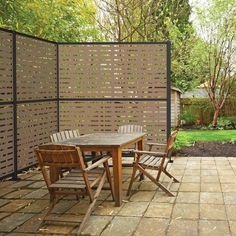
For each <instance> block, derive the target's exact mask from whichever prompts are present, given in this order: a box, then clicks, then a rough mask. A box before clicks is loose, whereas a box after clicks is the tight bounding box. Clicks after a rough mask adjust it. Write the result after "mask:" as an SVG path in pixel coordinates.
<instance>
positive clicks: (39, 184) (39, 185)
mask: <svg viewBox="0 0 236 236" xmlns="http://www.w3.org/2000/svg"><path fill="white" fill-rule="evenodd" d="M44 186H45V187H46V185H45V181H36V182H34V183H33V184H30V185H29V186H27V188H42V187H44Z"/></svg>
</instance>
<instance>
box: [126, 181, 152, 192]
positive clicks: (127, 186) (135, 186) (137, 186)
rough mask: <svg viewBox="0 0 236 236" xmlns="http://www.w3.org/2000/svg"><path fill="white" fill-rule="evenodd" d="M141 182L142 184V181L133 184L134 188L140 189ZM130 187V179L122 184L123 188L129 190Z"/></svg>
mask: <svg viewBox="0 0 236 236" xmlns="http://www.w3.org/2000/svg"><path fill="white" fill-rule="evenodd" d="M140 184H141V183H140V182H134V183H133V185H132V190H136V189H139V186H140ZM154 187H155V184H154ZM128 188H129V181H128V182H124V183H123V185H122V189H123V190H126V191H127V190H128ZM143 190H149V189H143Z"/></svg>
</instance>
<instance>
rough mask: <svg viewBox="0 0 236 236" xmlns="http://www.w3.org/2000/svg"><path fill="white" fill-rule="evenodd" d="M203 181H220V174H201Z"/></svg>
mask: <svg viewBox="0 0 236 236" xmlns="http://www.w3.org/2000/svg"><path fill="white" fill-rule="evenodd" d="M201 182H202V183H220V180H219V178H218V176H214V175H202V176H201Z"/></svg>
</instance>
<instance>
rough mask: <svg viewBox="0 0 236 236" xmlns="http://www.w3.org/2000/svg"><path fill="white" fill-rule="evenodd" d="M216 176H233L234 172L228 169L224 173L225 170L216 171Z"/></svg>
mask: <svg viewBox="0 0 236 236" xmlns="http://www.w3.org/2000/svg"><path fill="white" fill-rule="evenodd" d="M218 175H231V176H232V175H234V171H233V170H232V169H229V170H227V171H226V169H218Z"/></svg>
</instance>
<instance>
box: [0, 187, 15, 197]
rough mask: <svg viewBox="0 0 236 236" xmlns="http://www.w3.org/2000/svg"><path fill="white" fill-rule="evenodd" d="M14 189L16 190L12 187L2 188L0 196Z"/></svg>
mask: <svg viewBox="0 0 236 236" xmlns="http://www.w3.org/2000/svg"><path fill="white" fill-rule="evenodd" d="M12 191H14V189H12V188H1V191H0V197H3V196H4V195H6V194H8V193H10V192H12Z"/></svg>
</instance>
